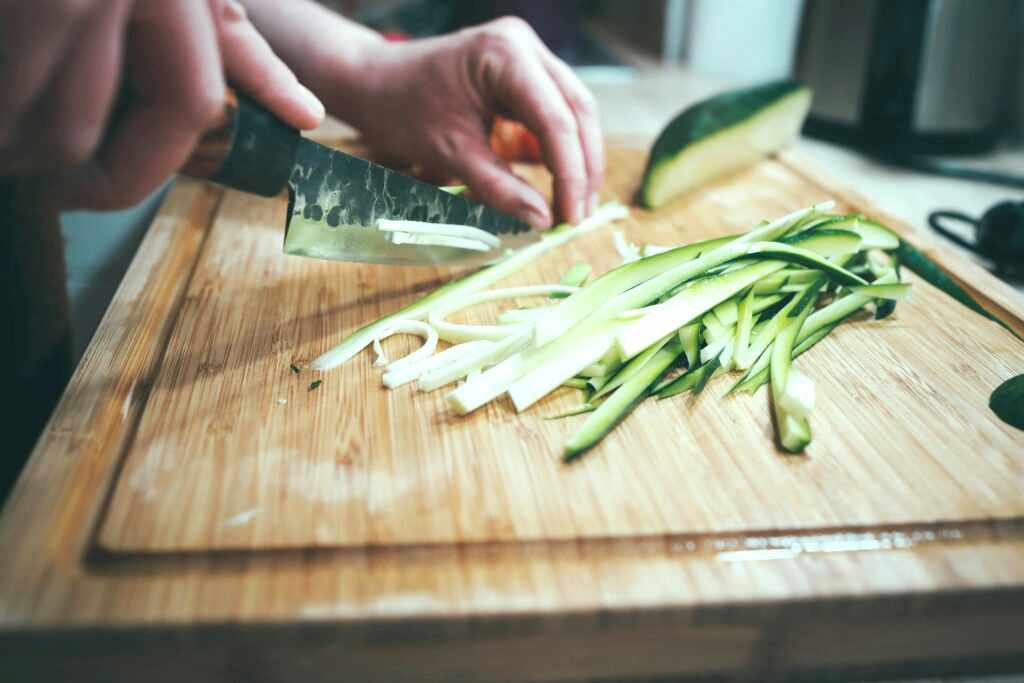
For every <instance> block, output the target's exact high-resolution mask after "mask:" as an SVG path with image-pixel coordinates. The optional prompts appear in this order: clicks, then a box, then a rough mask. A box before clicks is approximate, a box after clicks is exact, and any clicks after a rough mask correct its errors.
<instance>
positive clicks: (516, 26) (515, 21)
mask: <svg viewBox="0 0 1024 683" xmlns="http://www.w3.org/2000/svg"><path fill="white" fill-rule="evenodd" d="M491 24H492V25H493V26H494V27H495V28H497V29H499V30H501V31H506V32H508V33H510V34H516V33H532V32H533V29H532V28H531V27H530V24H529V22H527V21H526V20H525V19H523V18H521V17H517V16H514V15H508V16H504V17H499V18H497V19H495V20H494V21H493V22H491Z"/></svg>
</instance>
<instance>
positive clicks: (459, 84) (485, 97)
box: [320, 18, 604, 227]
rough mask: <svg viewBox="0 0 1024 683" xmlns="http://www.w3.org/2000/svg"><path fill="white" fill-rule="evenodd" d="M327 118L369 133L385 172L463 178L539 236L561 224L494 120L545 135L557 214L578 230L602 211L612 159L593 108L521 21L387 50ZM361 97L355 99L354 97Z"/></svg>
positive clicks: (345, 87) (329, 96)
mask: <svg viewBox="0 0 1024 683" xmlns="http://www.w3.org/2000/svg"><path fill="white" fill-rule="evenodd" d="M373 53H374V54H373V55H372V56H371V57H370V58H369V59H367V61H366V62H365V63H364V64H362V65H361V66H362V69H361V71H360V77H359V78H356V79H349V81H354V83H352V84H350V83H348V82H346V83H343V84H341V87H339V88H337V89H336V91H335V92H328V91H325V90H324V89H321V91H320V95H321V97H323V98H324V100H325V101H326V102H327V105H328V108H329V109H331V110H333V111H339V112H340V113H341V114H342V116H343V118H345V119H346V120H347V121H349V122H350V123H352V124H353V125H355V126H356V127H357V128H359V129H360V131H361V132H362V134H363V136H364V137H365V139H366V141H367V142H368V144H369V145H370V146H371V147H372V148H373V149H374V151H375V152H376V153H378V154H381V155H382V157H383V159H384V160H385V161H386V162H395V161H398V160H400V161H403V162H407V163H416V164H418V165H420V166H421V167H422V168H423V170H424V171H425V172H426V174H427V175H428V176H436V177H438V178H442V177H444V176H445V175H446V174H447V175H456V176H458V177H459V178H460V179H461V180H462V181H463V182H465V183H466V184H467V185H468V186H469V187H470V188H471V189H472V190H473V192H474V194H475V195H476V196H477V197H479V198H480V199H481V200H482V201H483V202H485V203H487V204H490V205H491V206H494V207H495V208H497V209H500V210H503V211H506V212H508V213H511V214H514V215H517V216H519V217H521V218H522V219H523V220H525V221H527V222H528V223H530V224H532V225H534V226H535V227H547V226H550V225H551V223H552V215H551V210H550V209H549V207H548V206H547V203H546V202H545V201H544V198H543V197H542V196H541V194H540V193H539V192H538V191H537V190H536V189H534V188H533V187H531V186H530V185H528V184H527V183H526V182H524V181H523V180H521V179H520V178H518V177H516V176H515V175H514V174H513V173H512V171H511V170H510V169H509V167H508V165H507V164H506V163H504V162H503V161H502V160H501V159H500V158H499V157H498V156H497V155H496V154H495V153H494V152H493V151H492V150H491V147H490V145H489V143H488V132H489V130H488V129H489V126H490V124H491V121H492V119H493V116H494V114H495V113H497V114H500V115H502V116H507V117H509V118H512V119H516V120H519V121H522V122H523V123H524V124H526V126H527V127H528V128H529V129H530V130H531V131H533V132H534V133H536V134H537V137H538V138H539V139H540V143H541V150H542V153H543V158H544V161H545V164H546V165H547V166H548V168H549V169H550V170H551V172H552V174H553V176H554V195H555V197H554V205H555V207H556V210H557V213H558V216H559V217H560V218H561V219H563V220H568V221H571V222H578V221H579V220H581V219H582V218H583V217H584V216H585V215H587V214H589V213H590V212H591V211H592V210H593V208H594V206H595V204H596V202H597V191H598V189H599V187H600V185H601V181H602V177H603V175H604V149H603V143H602V139H601V130H600V122H599V119H598V112H597V107H596V105H595V103H594V99H593V97H592V96H591V94H590V93H589V91H588V90H587V89H586V87H585V86H584V85H583V84H582V83H581V82H580V81H579V79H578V78H577V77H576V76H575V74H573V73H572V70H571V69H570V68H569V67H568V66H567V65H566V64H565V63H563V62H562V61H560V60H559V59H558V58H557V57H555V56H554V55H553V54H552V53H551V52H550V51H549V50H548V49H547V47H545V46H544V44H543V43H542V42H541V41H540V39H539V38H538V37H537V35H536V34H535V33H534V32H533V30H532V29H530V27H529V25H528V24H526V23H525V22H523V21H522V20H519V19H515V18H504V19H499V20H497V21H494V22H490V23H488V24H484V25H482V26H477V27H474V28H470V29H467V30H464V31H460V32H458V33H454V34H451V35H447V36H441V37H438V38H429V39H425V40H419V41H413V42H408V43H387V44H384V43H382V44H380V46H379V48H378V49H376V50H374V51H373ZM353 89H354V91H353Z"/></svg>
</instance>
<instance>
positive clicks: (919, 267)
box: [896, 240, 1024, 341]
mask: <svg viewBox="0 0 1024 683" xmlns="http://www.w3.org/2000/svg"><path fill="white" fill-rule="evenodd" d="M896 255H897V257H898V258H899V262H900V264H901V265H904V266H906V267H907V268H909V269H910V270H912V271H914V273H916V274H917V275H918V277H920V278H921V279H922V280H924V281H925V282H928V283H929V284H931V285H933V286H934V287H936V288H938V289H940V290H942V292H944V293H945V294H946V295H947V296H950V297H952V298H953V299H956V300H957V301H959V302H960V303H961V304H963V305H964V306H966V307H967V308H969V309H971V310H972V311H974V312H975V313H977V314H978V315H980V316H983V317H985V318H988V319H989V320H991V321H993V322H994V323H996V324H997V325H1000V326H1002V327H1003V328H1005V329H1006V330H1007V331H1008V332H1009V333H1010V334H1012V335H1013V336H1014V337H1016V338H1017V339H1020V340H1021V341H1024V337H1021V336H1020V335H1019V334H1017V332H1016V331H1015V330H1014V329H1013V328H1012V327H1010V326H1009V325H1007V324H1006V323H1005V322H1003V321H1002V320H1000V319H999V318H997V317H996V316H994V315H992V314H991V313H989V312H988V311H987V310H986V309H985V307H984V306H982V305H981V304H980V303H978V301H977V300H976V299H975V298H974V297H972V296H971V295H970V294H969V293H968V292H967V290H965V289H964V288H963V287H961V286H960V285H958V284H957V283H956V281H955V280H954V279H953V278H951V277H950V276H949V275H947V274H946V271H945V270H944V269H943V268H942V266H940V265H939V264H938V263H936V262H935V261H933V260H932V259H931V258H929V257H928V256H927V255H926V254H925V253H924V252H922V251H920V250H918V249H917V248H916V247H915V246H914V245H912V244H910V243H909V242H907V241H906V240H900V248H899V251H897V252H896Z"/></svg>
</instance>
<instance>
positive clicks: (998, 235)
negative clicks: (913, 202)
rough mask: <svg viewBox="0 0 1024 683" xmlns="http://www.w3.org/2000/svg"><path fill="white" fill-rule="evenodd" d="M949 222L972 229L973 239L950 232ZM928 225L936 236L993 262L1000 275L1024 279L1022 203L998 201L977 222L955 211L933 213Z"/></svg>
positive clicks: (1023, 206)
mask: <svg viewBox="0 0 1024 683" xmlns="http://www.w3.org/2000/svg"><path fill="white" fill-rule="evenodd" d="M948 221H954V222H960V223H966V224H967V225H970V226H971V227H973V228H974V231H975V234H974V240H973V241H970V240H967V239H964V237H963V236H961V235H960V234H959V233H958V232H957V231H956V230H951V229H950V228H949V226H948V223H947V222H948ZM928 223H929V224H930V225H931V226H932V228H934V229H935V231H936V232H938V233H939V234H941V235H943V236H945V237H947V238H949V239H950V240H952V241H953V242H956V243H957V244H959V245H960V246H961V247H964V248H966V249H970V250H971V251H973V252H975V253H977V254H980V255H981V256H984V257H985V258H987V259H989V260H990V261H992V262H993V263H994V264H995V267H996V271H997V272H999V273H1000V274H1006V275H1012V276H1014V277H1020V276H1024V202H1012V201H1006V202H1000V203H999V204H996V205H995V206H993V207H992V208H990V209H989V210H988V211H986V212H985V213H984V214H983V215H982V216H981V218H980V219H978V220H975V219H973V218H971V217H970V216H967V215H965V214H962V213H960V212H958V211H933V212H932V213H931V215H930V216H928Z"/></svg>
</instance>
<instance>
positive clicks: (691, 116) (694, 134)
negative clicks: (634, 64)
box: [638, 80, 810, 209]
mask: <svg viewBox="0 0 1024 683" xmlns="http://www.w3.org/2000/svg"><path fill="white" fill-rule="evenodd" d="M797 93H810V89H809V88H808V87H807V86H805V85H803V84H801V83H798V82H796V81H792V80H780V81H773V82H771V83H766V84H763V85H758V86H754V87H751V88H744V89H742V90H733V91H730V92H726V93H722V94H721V95H717V96H715V97H712V98H710V99H708V100H704V101H702V102H698V103H696V104H694V105H693V106H691V107H689V108H687V109H685V110H683V112H682V113H680V114H679V115H678V116H676V118H675V119H673V120H672V121H671V122H670V123H669V124H668V126H667V127H666V128H665V129H664V130H663V131H662V132H661V134H660V135H659V136H658V139H657V140H655V142H654V146H653V147H651V153H650V157H649V158H648V162H647V168H646V169H645V170H644V177H643V181H642V182H641V185H640V193H639V197H638V199H639V200H640V203H641V204H642V205H643V206H644V207H646V208H649V209H653V208H656V207H655V206H654V202H652V201H651V199H650V193H649V192H648V187H649V183H650V182H651V181H652V178H653V176H654V173H655V171H656V170H657V169H658V167H659V166H660V165H661V164H663V163H665V162H666V161H669V160H671V159H674V158H675V157H676V156H678V155H679V154H680V153H682V152H683V151H684V150H685V149H686V148H688V147H689V146H691V145H693V144H694V143H696V142H700V141H701V140H705V139H707V138H709V137H711V136H712V135H716V134H718V133H721V132H723V131H725V130H728V129H729V128H732V127H733V126H736V125H738V124H741V123H743V122H744V121H747V120H749V119H751V118H752V117H754V116H755V115H756V114H757V113H758V112H760V111H762V110H764V109H766V108H768V107H770V106H772V105H774V104H777V103H779V102H780V101H781V100H782V99H784V98H786V97H790V96H792V95H795V94H797Z"/></svg>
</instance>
